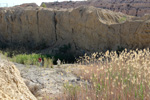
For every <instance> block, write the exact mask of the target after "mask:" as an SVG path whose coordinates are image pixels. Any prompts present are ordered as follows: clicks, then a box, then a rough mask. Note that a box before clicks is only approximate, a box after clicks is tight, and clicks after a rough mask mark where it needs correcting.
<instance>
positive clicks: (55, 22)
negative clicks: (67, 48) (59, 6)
mask: <svg viewBox="0 0 150 100" xmlns="http://www.w3.org/2000/svg"><path fill="white" fill-rule="evenodd" d="M54 28H55V37H56V41H57V19H56V12H55V11H54Z"/></svg>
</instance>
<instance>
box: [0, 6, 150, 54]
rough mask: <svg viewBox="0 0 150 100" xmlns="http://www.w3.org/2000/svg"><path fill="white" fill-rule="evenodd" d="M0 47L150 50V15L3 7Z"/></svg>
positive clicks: (83, 8) (84, 50)
mask: <svg viewBox="0 0 150 100" xmlns="http://www.w3.org/2000/svg"><path fill="white" fill-rule="evenodd" d="M0 42H1V43H0V46H1V47H6V46H8V47H10V46H18V47H28V48H33V49H39V48H49V49H48V52H49V53H53V52H54V51H55V50H56V51H57V48H59V47H61V46H63V45H67V44H70V45H71V50H72V51H73V52H75V53H85V52H99V51H105V50H108V49H109V50H110V49H111V50H117V49H118V47H123V48H128V49H136V48H146V47H150V16H149V15H145V16H143V17H141V18H138V17H132V16H128V15H125V14H122V13H117V12H112V11H110V10H104V9H100V8H95V7H84V6H82V7H78V8H75V9H68V10H66V9H61V10H56V9H50V8H19V7H16V8H2V9H0Z"/></svg>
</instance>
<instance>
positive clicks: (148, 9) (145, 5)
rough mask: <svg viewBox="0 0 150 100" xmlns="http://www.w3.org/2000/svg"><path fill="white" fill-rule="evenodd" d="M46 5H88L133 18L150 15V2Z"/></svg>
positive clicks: (60, 4)
mask: <svg viewBox="0 0 150 100" xmlns="http://www.w3.org/2000/svg"><path fill="white" fill-rule="evenodd" d="M45 4H46V6H47V7H48V8H54V7H56V8H75V7H78V6H81V5H87V6H94V7H97V8H103V9H109V10H112V11H116V12H122V13H125V14H128V15H133V16H143V15H144V14H150V0H88V1H77V2H71V1H69V2H68V1H66V2H54V3H46V2H45Z"/></svg>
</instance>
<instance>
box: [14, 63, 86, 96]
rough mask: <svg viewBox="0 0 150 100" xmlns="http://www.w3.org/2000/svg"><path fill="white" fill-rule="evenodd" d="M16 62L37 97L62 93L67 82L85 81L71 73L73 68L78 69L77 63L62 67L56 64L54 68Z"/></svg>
mask: <svg viewBox="0 0 150 100" xmlns="http://www.w3.org/2000/svg"><path fill="white" fill-rule="evenodd" d="M14 64H15V65H16V67H17V68H18V69H19V71H20V73H21V76H22V77H23V78H24V81H25V83H26V85H27V86H28V87H29V89H30V91H31V92H32V93H33V94H34V95H35V96H36V97H42V96H44V95H55V94H59V93H61V92H62V91H63V85H64V83H66V82H69V83H71V84H79V83H81V82H83V81H81V80H80V79H79V78H78V77H76V76H75V75H73V74H72V73H71V72H72V70H78V69H77V68H76V65H61V66H60V67H58V66H57V65H54V68H40V67H37V66H35V65H30V66H29V65H28V66H26V65H23V64H18V63H14Z"/></svg>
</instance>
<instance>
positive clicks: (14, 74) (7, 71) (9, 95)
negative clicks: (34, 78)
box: [0, 59, 37, 100]
mask: <svg viewBox="0 0 150 100" xmlns="http://www.w3.org/2000/svg"><path fill="white" fill-rule="evenodd" d="M0 100H37V99H36V98H35V97H34V96H33V95H32V94H31V92H30V91H29V89H28V88H27V86H26V85H25V83H24V81H23V79H22V78H21V76H20V72H19V71H18V70H17V69H16V67H15V66H14V64H12V63H11V62H8V61H6V60H2V59H1V60H0Z"/></svg>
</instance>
